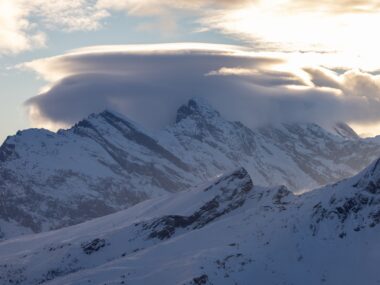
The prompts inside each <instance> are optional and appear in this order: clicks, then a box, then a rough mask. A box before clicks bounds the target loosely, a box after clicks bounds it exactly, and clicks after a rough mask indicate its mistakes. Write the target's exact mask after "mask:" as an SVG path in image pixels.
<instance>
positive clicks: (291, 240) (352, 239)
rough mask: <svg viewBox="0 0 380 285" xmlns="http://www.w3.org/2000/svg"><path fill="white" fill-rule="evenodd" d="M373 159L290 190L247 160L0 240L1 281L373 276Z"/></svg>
mask: <svg viewBox="0 0 380 285" xmlns="http://www.w3.org/2000/svg"><path fill="white" fill-rule="evenodd" d="M379 224H380V160H377V161H375V162H374V163H372V164H371V165H370V166H369V167H367V168H366V169H365V170H363V171H362V172H361V173H359V174H358V175H356V176H354V177H352V178H349V179H345V180H343V181H341V182H338V183H336V184H333V185H329V186H326V187H323V188H319V189H316V190H313V191H311V192H308V193H305V194H300V195H295V194H293V193H292V192H291V191H289V190H288V189H287V188H286V187H285V186H279V187H261V186H258V185H256V183H255V180H254V179H252V178H251V177H250V175H249V174H248V172H247V171H246V170H245V169H244V168H239V169H237V170H235V171H233V172H229V173H226V174H224V175H223V176H221V177H219V178H216V179H214V180H213V181H211V182H210V183H209V184H208V185H203V186H201V187H198V188H193V189H190V190H188V191H183V192H180V193H172V194H167V195H165V196H163V197H159V198H154V199H150V200H147V201H145V202H142V203H139V204H137V205H136V206H133V207H131V208H129V209H127V210H124V211H120V212H118V213H115V214H111V215H108V216H105V217H101V218H98V219H94V220H91V221H88V222H85V223H82V224H78V225H75V226H71V227H67V228H63V229H60V230H56V231H51V232H46V233H40V234H33V235H26V236H21V237H18V238H14V239H11V240H7V241H4V242H2V243H0V276H1V279H0V284H4V285H6V284H7V285H8V284H28V285H33V284H75V285H79V284H144V285H146V284H295V285H297V284H299V285H303V284H334V285H336V284H353V285H354V284H369V285H372V284H374V285H375V284H380V274H379V270H378V264H379V262H380V250H379V246H378V239H379V237H380V225H379Z"/></svg>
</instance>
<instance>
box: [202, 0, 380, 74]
mask: <svg viewBox="0 0 380 285" xmlns="http://www.w3.org/2000/svg"><path fill="white" fill-rule="evenodd" d="M290 5H291V1H289V0H272V1H260V2H258V3H256V4H253V5H251V6H249V7H245V8H244V9H237V10H233V11H230V12H228V13H221V14H219V15H217V16H215V17H213V18H211V19H207V20H205V24H208V25H211V26H212V27H215V28H217V29H220V30H222V31H223V32H225V33H229V34H234V35H236V36H238V37H243V38H245V39H246V40H248V41H253V42H254V44H255V46H256V47H257V48H261V49H265V50H268V49H270V50H273V51H276V50H281V51H289V52H293V51H297V52H299V51H301V52H318V53H322V54H326V53H332V54H333V55H334V58H335V59H334V63H335V64H338V65H339V66H342V67H343V66H344V67H349V68H364V69H368V70H374V69H376V68H378V66H379V60H376V57H377V53H378V50H379V49H380V39H379V37H378V36H377V35H376V27H378V26H379V25H380V15H379V13H375V12H367V13H365V12H361V13H355V12H347V13H341V14H331V13H328V12H326V11H324V10H318V9H316V10H314V11H310V10H306V11H300V10H291V9H290V8H289V7H290Z"/></svg>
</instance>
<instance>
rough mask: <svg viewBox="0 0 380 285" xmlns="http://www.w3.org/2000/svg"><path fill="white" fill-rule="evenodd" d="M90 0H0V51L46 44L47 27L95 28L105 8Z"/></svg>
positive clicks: (103, 14) (19, 50)
mask: <svg viewBox="0 0 380 285" xmlns="http://www.w3.org/2000/svg"><path fill="white" fill-rule="evenodd" d="M95 4H96V2H95V1H92V0H79V1H78V0H65V1H44V0H0V54H7V53H19V52H22V51H26V50H30V49H33V48H40V47H44V46H45V45H46V40H47V36H46V31H49V30H58V29H59V30H64V31H76V30H95V29H98V28H99V27H100V25H101V22H100V21H101V20H102V19H103V18H105V17H106V16H108V12H107V11H105V10H100V9H98V8H96V5H95Z"/></svg>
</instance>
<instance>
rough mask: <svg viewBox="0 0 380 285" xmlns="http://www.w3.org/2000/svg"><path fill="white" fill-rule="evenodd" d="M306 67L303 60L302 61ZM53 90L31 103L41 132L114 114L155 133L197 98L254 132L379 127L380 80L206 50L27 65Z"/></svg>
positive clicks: (149, 49)
mask: <svg viewBox="0 0 380 285" xmlns="http://www.w3.org/2000/svg"><path fill="white" fill-rule="evenodd" d="M301 61H302V60H301ZM24 67H27V68H31V69H33V70H35V71H36V72H38V73H39V74H40V75H42V76H43V77H44V78H45V79H46V80H48V81H49V84H50V88H49V89H48V90H47V91H46V92H43V93H42V94H39V95H37V96H35V97H33V98H31V99H30V100H28V102H27V103H26V105H27V108H28V110H29V111H30V115H31V118H32V120H33V121H34V124H35V125H36V126H51V125H54V124H58V125H65V124H66V125H69V124H71V123H73V122H75V121H77V120H79V119H81V118H82V117H84V116H86V115H88V114H89V113H92V112H99V111H101V110H103V109H114V110H116V111H118V112H120V113H124V114H126V115H127V116H129V117H131V118H132V119H134V120H135V121H139V122H140V123H142V124H144V125H145V126H147V127H150V128H160V127H162V126H164V125H165V124H168V123H170V122H172V121H173V120H174V116H175V111H176V109H177V108H178V106H179V105H181V104H182V103H184V102H185V101H186V100H187V99H189V98H191V97H194V96H197V97H203V98H205V99H207V100H208V101H210V102H211V103H212V104H213V105H214V106H216V108H218V109H219V110H220V111H221V112H222V114H224V115H225V116H227V117H228V118H229V119H234V120H240V121H243V122H244V123H246V124H247V125H248V126H251V127H255V126H259V125H263V124H272V123H280V122H292V121H301V122H305V121H311V122H317V123H320V124H322V125H329V124H331V123H334V122H337V121H345V122H350V123H356V124H372V123H378V122H380V114H379V112H378V110H379V108H380V78H379V76H375V75H372V74H369V73H365V72H362V71H359V70H349V71H347V72H345V73H342V74H338V73H336V72H334V71H332V70H329V69H326V68H322V67H319V66H302V65H299V64H298V63H297V64H295V63H294V62H292V58H291V57H288V55H286V54H268V53H257V52H253V51H251V50H248V49H246V48H240V47H236V46H224V45H210V44H208V45H204V44H186V43H183V44H161V45H139V46H106V47H90V48H84V49H80V50H76V51H71V52H69V53H67V54H64V55H61V56H57V57H52V58H47V59H41V60H37V61H33V62H30V63H27V64H25V65H24Z"/></svg>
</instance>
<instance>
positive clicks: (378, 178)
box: [305, 159, 380, 238]
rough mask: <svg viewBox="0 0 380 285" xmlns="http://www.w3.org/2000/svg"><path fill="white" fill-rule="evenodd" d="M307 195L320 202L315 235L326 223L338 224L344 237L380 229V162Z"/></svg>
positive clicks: (315, 218)
mask: <svg viewBox="0 0 380 285" xmlns="http://www.w3.org/2000/svg"><path fill="white" fill-rule="evenodd" d="M305 196H306V197H307V199H310V200H314V201H316V202H315V204H314V206H313V209H312V212H313V221H314V222H313V224H312V225H311V228H312V229H313V232H314V234H316V233H317V232H318V231H320V229H321V227H322V228H323V227H325V224H335V229H336V231H334V233H335V234H339V237H341V238H343V237H345V236H346V235H347V234H348V233H350V232H353V231H355V232H359V231H362V230H365V229H367V228H374V227H377V226H378V225H379V224H380V159H377V160H375V161H374V162H373V163H372V164H371V165H370V166H369V167H367V168H366V169H364V170H363V171H362V172H360V173H359V174H358V175H356V176H354V177H353V178H350V179H346V180H344V181H342V182H339V183H336V184H333V185H330V186H328V187H325V188H322V189H319V190H315V191H314V192H312V193H310V194H305ZM321 196H322V197H324V199H321ZM326 234H328V235H330V234H333V233H332V232H331V231H330V232H328V233H326Z"/></svg>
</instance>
